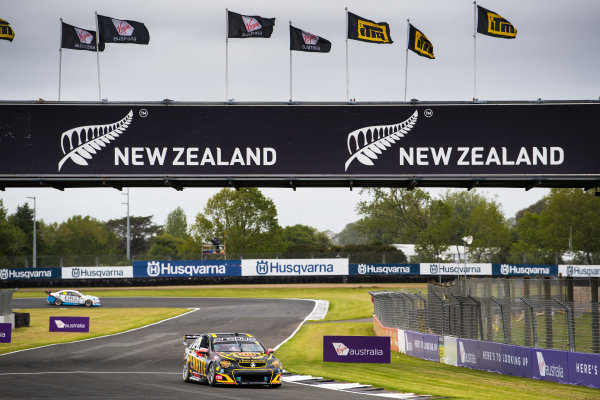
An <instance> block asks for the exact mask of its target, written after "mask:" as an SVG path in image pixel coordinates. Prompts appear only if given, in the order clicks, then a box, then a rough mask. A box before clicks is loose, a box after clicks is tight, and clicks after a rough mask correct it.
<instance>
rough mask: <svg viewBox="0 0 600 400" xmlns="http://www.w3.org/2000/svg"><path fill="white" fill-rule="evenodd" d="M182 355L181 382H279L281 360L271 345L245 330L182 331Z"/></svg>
mask: <svg viewBox="0 0 600 400" xmlns="http://www.w3.org/2000/svg"><path fill="white" fill-rule="evenodd" d="M183 344H185V345H186V348H185V355H184V359H183V380H184V381H185V382H190V381H195V382H207V383H208V384H209V385H210V386H214V385H215V384H224V385H269V386H271V387H279V386H281V374H282V366H281V362H280V361H279V360H278V359H277V358H276V357H275V356H274V355H273V349H267V350H265V348H264V346H263V345H262V344H261V343H260V341H258V339H257V338H255V337H254V336H253V335H250V334H248V333H205V334H200V335H185V336H184V337H183Z"/></svg>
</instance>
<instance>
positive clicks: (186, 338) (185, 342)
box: [183, 335, 202, 346]
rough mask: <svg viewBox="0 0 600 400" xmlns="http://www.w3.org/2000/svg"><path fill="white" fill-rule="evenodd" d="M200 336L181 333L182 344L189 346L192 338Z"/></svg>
mask: <svg viewBox="0 0 600 400" xmlns="http://www.w3.org/2000/svg"><path fill="white" fill-rule="evenodd" d="M200 336H202V335H183V344H185V345H186V346H189V345H190V344H192V342H193V341H194V340H196V339H198V338H199V337H200ZM188 341H189V343H188Z"/></svg>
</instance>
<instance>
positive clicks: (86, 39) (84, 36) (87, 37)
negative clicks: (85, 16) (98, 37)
mask: <svg viewBox="0 0 600 400" xmlns="http://www.w3.org/2000/svg"><path fill="white" fill-rule="evenodd" d="M75 32H76V33H77V37H79V41H80V42H81V43H84V44H90V43H92V39H93V38H94V37H93V36H92V34H91V33H89V32H88V31H85V30H83V29H79V28H75Z"/></svg>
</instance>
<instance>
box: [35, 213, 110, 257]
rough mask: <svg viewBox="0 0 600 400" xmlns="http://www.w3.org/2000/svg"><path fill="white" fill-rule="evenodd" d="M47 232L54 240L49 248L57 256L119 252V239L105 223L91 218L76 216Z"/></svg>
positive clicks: (47, 235) (55, 225)
mask: <svg viewBox="0 0 600 400" xmlns="http://www.w3.org/2000/svg"><path fill="white" fill-rule="evenodd" d="M51 229H54V230H55V231H54V232H45V236H46V237H47V238H52V242H51V243H50V244H49V246H48V247H49V248H50V249H52V251H53V252H54V254H57V255H63V254H64V255H105V254H115V253H116V251H117V248H116V245H117V237H116V236H115V234H114V233H113V232H111V231H110V230H109V229H108V228H107V226H106V224H105V223H104V222H101V221H98V220H97V219H95V218H91V217H89V216H85V217H82V216H81V215H75V216H73V217H71V218H69V219H68V220H66V221H65V222H62V223H61V224H60V225H57V224H53V225H51V226H50V228H49V229H48V230H51Z"/></svg>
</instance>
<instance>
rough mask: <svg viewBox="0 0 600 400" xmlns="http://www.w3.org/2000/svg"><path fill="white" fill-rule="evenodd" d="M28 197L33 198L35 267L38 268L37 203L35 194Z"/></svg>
mask: <svg viewBox="0 0 600 400" xmlns="http://www.w3.org/2000/svg"><path fill="white" fill-rule="evenodd" d="M27 198H28V199H33V268H37V221H36V220H37V204H36V202H35V196H33V197H29V196H27Z"/></svg>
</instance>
